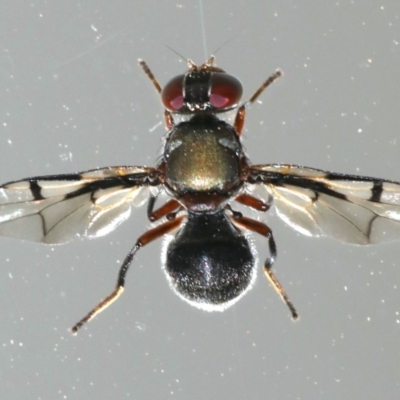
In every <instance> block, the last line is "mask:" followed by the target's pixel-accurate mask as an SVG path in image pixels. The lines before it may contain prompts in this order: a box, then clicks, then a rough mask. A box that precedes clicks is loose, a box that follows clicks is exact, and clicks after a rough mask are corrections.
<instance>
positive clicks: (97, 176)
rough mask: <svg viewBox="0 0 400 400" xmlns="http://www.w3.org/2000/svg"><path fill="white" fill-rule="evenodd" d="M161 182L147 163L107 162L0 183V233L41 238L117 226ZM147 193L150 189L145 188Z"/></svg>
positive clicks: (62, 238) (91, 233)
mask: <svg viewBox="0 0 400 400" xmlns="http://www.w3.org/2000/svg"><path fill="white" fill-rule="evenodd" d="M157 183H158V175H157V172H156V171H155V170H154V169H153V168H145V167H107V168H100V169H94V170H91V171H85V172H81V173H76V174H66V175H55V176H41V177H34V178H28V179H25V180H21V181H15V182H9V183H6V184H4V185H2V186H0V235H2V236H9V237H14V238H18V239H24V240H31V241H35V242H43V243H52V244H57V243H65V242H68V241H70V240H72V239H73V238H75V237H77V236H83V237H90V238H94V237H99V236H103V235H106V234H107V233H109V232H111V231H113V230H114V229H115V228H116V227H117V226H118V225H120V224H121V223H122V222H124V221H125V220H126V219H127V218H128V217H129V215H130V211H131V207H132V205H140V204H141V203H143V201H142V200H143V196H142V194H143V193H142V192H144V191H145V192H146V189H148V188H149V187H150V186H153V185H155V184H157ZM146 194H148V193H146Z"/></svg>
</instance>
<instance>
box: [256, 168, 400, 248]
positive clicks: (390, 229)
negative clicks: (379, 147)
mask: <svg viewBox="0 0 400 400" xmlns="http://www.w3.org/2000/svg"><path fill="white" fill-rule="evenodd" d="M250 181H254V183H261V184H265V186H266V187H267V188H268V191H269V192H270V194H271V195H272V197H273V199H274V200H273V201H274V204H275V206H276V209H277V213H278V215H279V216H280V217H281V218H282V219H283V220H284V221H285V222H286V223H287V224H289V225H290V226H291V227H292V228H294V229H296V230H297V231H298V232H300V233H302V234H305V235H308V236H331V237H334V238H335V239H338V240H340V241H342V242H347V243H354V244H359V245H365V244H372V243H381V242H390V241H393V240H400V183H398V182H393V181H388V180H383V179H377V178H369V177H362V176H356V175H345V174H338V173H332V172H325V171H321V170H318V169H313V168H306V167H301V166H297V165H286V164H267V165H255V166H253V167H252V168H251V179H250Z"/></svg>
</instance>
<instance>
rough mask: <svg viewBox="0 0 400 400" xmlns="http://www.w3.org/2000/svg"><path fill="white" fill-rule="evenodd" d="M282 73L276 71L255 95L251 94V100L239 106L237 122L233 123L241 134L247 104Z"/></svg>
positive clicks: (254, 99)
mask: <svg viewBox="0 0 400 400" xmlns="http://www.w3.org/2000/svg"><path fill="white" fill-rule="evenodd" d="M281 75H282V71H280V70H277V71H275V72H274V73H273V74H272V75H271V76H270V77H269V78H268V79H267V80H266V81H264V82H263V83H262V84H261V86H260V87H259V88H258V89H257V90H256V91H255V92H254V94H253V96H251V97H250V99H249V100H247V101H246V102H245V103H243V104H242V105H241V106H240V107H239V109H238V112H237V114H236V118H235V123H234V125H233V126H234V128H235V129H236V132H237V133H238V134H239V136H240V135H241V134H242V130H243V125H244V119H245V116H246V107H247V105H248V104H252V103H254V102H255V101H256V100H257V99H258V97H259V96H260V94H261V93H262V92H263V91H264V90H265V89H266V88H267V87H268V86H269V85H270V84H271V83H272V82H274V81H275V80H276V79H278V78H279V77H280V76H281Z"/></svg>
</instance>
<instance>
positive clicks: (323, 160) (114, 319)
mask: <svg viewBox="0 0 400 400" xmlns="http://www.w3.org/2000/svg"><path fill="white" fill-rule="evenodd" d="M0 7H1V11H0V27H1V28H0V29H1V35H0V43H1V46H0V49H1V56H0V88H1V92H0V93H1V95H0V129H1V130H0V163H1V169H0V181H2V182H5V181H9V180H13V179H20V178H23V177H27V176H30V175H31V176H32V175H47V174H58V173H63V172H74V171H81V170H85V169H89V168H94V167H98V166H108V165H154V163H155V160H156V158H157V156H158V154H159V150H160V146H161V143H162V142H161V137H162V135H163V134H164V127H163V126H162V125H160V122H161V121H162V108H161V106H160V101H159V99H158V96H157V94H156V92H155V90H154V88H153V87H152V86H151V83H150V82H149V81H148V79H147V78H146V76H145V75H144V74H143V73H142V71H141V70H140V69H139V67H138V66H137V59H138V58H144V59H145V60H146V61H147V62H148V64H149V65H150V66H151V67H152V69H153V71H154V73H155V74H156V76H157V78H158V79H159V81H160V82H161V83H162V84H164V83H165V82H166V81H167V80H168V79H170V78H171V77H173V76H174V75H176V74H179V73H182V72H183V71H184V70H185V68H186V66H185V64H184V62H182V60H180V59H179V58H178V57H177V55H176V54H174V53H173V52H171V51H170V50H169V49H168V48H166V47H165V46H164V44H167V45H168V46H170V47H172V48H173V49H175V50H176V51H178V52H179V53H181V54H182V55H184V56H185V57H190V58H192V59H193V60H194V61H196V62H198V63H201V62H203V61H204V59H205V58H206V56H205V52H206V54H207V57H208V56H209V55H210V54H211V52H213V51H214V50H215V49H217V48H218V47H219V46H220V45H221V44H223V43H224V42H226V41H227V40H229V39H231V41H230V42H229V43H228V44H226V45H224V46H223V48H222V49H221V50H219V51H218V53H217V63H218V65H219V66H221V67H223V68H225V69H226V70H228V71H229V72H231V73H232V74H234V75H236V76H237V77H239V78H240V79H241V80H242V82H243V84H244V87H245V97H244V98H246V96H250V95H251V94H252V93H253V91H254V90H255V89H256V88H257V87H258V85H259V84H260V83H261V82H262V81H263V80H264V79H265V78H266V77H267V76H268V75H269V74H270V73H271V72H273V71H274V70H275V69H276V68H277V67H280V68H282V69H283V70H284V72H285V75H284V77H283V78H282V79H280V80H279V81H278V82H277V83H275V84H274V85H273V86H272V87H271V88H269V89H268V90H267V92H266V93H264V95H263V96H262V98H261V101H262V103H263V104H255V105H254V106H253V107H252V108H251V109H250V110H249V112H248V115H247V123H246V132H245V146H246V148H247V150H248V153H249V155H250V157H251V159H252V161H253V162H254V163H271V162H285V163H297V164H303V165H307V166H313V167H317V168H322V169H327V170H333V171H337V172H347V173H357V174H362V175H371V176H378V177H385V178H388V179H394V180H400V172H399V167H400V158H399V155H400V148H399V145H398V140H399V138H400V132H399V124H400V117H399V103H400V91H399V77H398V76H399V75H398V74H399V67H400V54H399V49H400V47H399V43H400V27H399V23H400V22H399V14H400V4H399V2H398V1H380V2H365V1H336V2H321V1H309V2H304V1H303V2H295V1H268V2H267V1H263V2H262V1H259V2H249V1H247V2H245V1H232V0H230V1H219V2H215V1H213V2H211V1H207V0H204V1H203V2H196V1H193V2H188V1H184V2H181V3H176V2H174V1H154V0H153V1H149V0H146V1H141V0H139V1H138V0H136V1H123V0H116V1H113V2H110V1H85V2H75V1H63V2H47V1H32V2H12V1H7V0H3V1H2V2H1V6H0ZM202 11H203V12H202ZM202 16H203V17H202ZM202 26H204V35H203V31H202ZM204 37H205V39H206V42H205V40H204ZM205 47H206V50H204V48H205ZM153 128H155V129H153ZM266 218H267V220H268V223H269V224H270V226H271V227H272V228H273V230H274V233H275V238H276V241H277V244H278V251H279V255H278V260H277V262H276V264H275V270H276V273H277V275H278V277H279V278H280V280H281V281H282V282H283V283H284V285H285V287H286V290H287V292H288V293H289V295H290V297H291V299H292V301H293V302H294V304H295V305H296V307H297V309H298V311H299V312H300V315H301V320H300V321H299V322H297V323H294V322H292V321H291V319H290V318H289V315H288V311H287V309H286V308H285V306H284V305H283V304H282V302H281V300H280V299H279V298H278V296H277V295H276V294H275V293H274V291H273V290H272V288H270V287H269V285H268V284H267V282H266V281H265V279H264V277H263V274H262V272H261V268H260V270H259V274H258V275H259V276H258V280H257V282H256V284H255V286H254V288H253V290H252V291H251V292H249V293H248V294H247V295H246V296H245V297H244V298H243V299H242V300H241V301H240V302H239V303H237V304H236V305H235V306H234V307H232V308H230V309H229V310H227V311H226V312H224V313H222V314H221V313H214V314H208V313H205V312H201V311H199V310H196V309H194V308H192V307H190V306H189V305H187V304H186V303H184V302H182V301H181V300H180V299H179V298H178V297H177V296H176V295H175V294H174V293H173V292H172V291H171V289H170V288H169V287H168V283H167V281H166V279H165V276H164V274H163V272H162V269H161V268H160V257H159V254H160V249H161V241H158V242H156V243H153V244H152V245H150V246H148V247H147V248H145V249H143V250H141V252H140V253H139V254H138V256H137V258H136V260H135V261H134V265H133V267H132V269H131V270H130V273H129V276H128V279H127V290H126V291H125V293H124V295H123V296H122V298H121V299H120V300H119V301H118V302H117V303H115V304H114V305H112V307H111V308H109V309H108V310H107V311H106V312H104V313H103V314H101V316H99V317H98V318H96V320H94V321H93V322H92V323H90V325H88V326H87V328H86V329H84V330H83V331H82V332H81V333H80V334H79V335H78V336H77V337H73V336H71V335H70V333H69V332H68V330H67V328H68V327H70V326H71V325H72V324H73V323H75V322H76V321H77V320H78V319H79V318H80V317H82V316H83V315H84V314H85V313H86V312H87V311H88V310H89V309H90V308H91V307H92V306H94V305H95V304H96V302H97V301H99V300H100V299H101V298H102V297H104V296H105V295H106V294H108V293H109V292H110V291H111V290H112V288H113V286H114V284H115V280H116V276H117V271H118V268H119V264H120V262H121V261H122V259H123V258H124V257H125V255H126V253H127V252H128V250H129V249H130V247H131V245H132V244H133V243H134V241H135V239H136V238H137V236H138V235H139V234H141V233H142V232H143V231H144V230H145V229H146V227H148V226H149V224H148V222H147V221H146V218H145V208H143V209H140V210H136V212H135V214H134V217H133V218H132V219H130V220H129V221H128V222H127V223H125V224H124V225H123V226H122V227H120V228H119V229H118V230H117V231H116V232H114V233H112V234H110V235H109V236H107V237H105V238H102V239H98V240H94V241H79V240H78V241H75V242H72V243H70V244H67V245H65V246H60V247H50V246H43V245H37V244H33V243H26V242H25V243H24V242H18V241H16V240H11V239H8V238H2V239H1V240H0V264H1V268H0V296H1V300H0V302H1V314H0V318H1V319H0V324H1V329H0V345H1V359H0V380H1V385H0V397H1V398H2V399H51V400H54V399H111V398H118V399H124V398H134V399H154V398H157V399H166V398H175V399H194V400H197V399H209V398H213V399H220V398H228V396H229V398H230V399H243V398H253V399H261V398H262V399H318V398H321V399H339V398H341V399H377V398H385V399H398V398H399V393H400V367H399V359H400V314H399V313H400V301H399V300H400V292H399V285H400V269H399V266H400V260H399V257H398V254H399V251H398V248H399V244H398V243H393V244H386V245H381V246H374V247H364V248H361V247H360V248H358V247H352V246H346V245H342V244H340V243H337V242H335V241H333V240H329V239H310V238H307V237H303V236H301V235H298V234H296V233H295V232H293V231H292V230H291V229H290V228H289V227H287V226H285V225H284V223H283V222H282V221H280V220H279V219H278V218H277V217H276V216H274V213H273V212H271V213H269V214H268V216H267V217H266ZM255 243H256V245H257V248H258V250H259V253H260V258H263V257H265V255H266V246H265V242H264V241H263V240H261V239H259V238H255Z"/></svg>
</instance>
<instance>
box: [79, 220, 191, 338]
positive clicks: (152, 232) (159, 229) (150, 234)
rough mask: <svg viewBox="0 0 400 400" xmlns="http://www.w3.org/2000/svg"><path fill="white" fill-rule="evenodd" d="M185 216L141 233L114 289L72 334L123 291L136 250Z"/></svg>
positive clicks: (122, 266)
mask: <svg viewBox="0 0 400 400" xmlns="http://www.w3.org/2000/svg"><path fill="white" fill-rule="evenodd" d="M184 218H186V216H185V215H182V216H180V217H178V218H174V219H173V220H171V221H166V222H164V223H163V224H161V225H159V226H157V227H155V228H153V229H150V230H148V231H147V232H145V233H144V234H143V235H141V236H140V237H139V238H138V239H137V241H136V243H135V245H134V246H133V247H132V249H131V251H130V252H129V253H128V255H127V256H126V258H125V260H124V262H123V263H122V265H121V268H120V270H119V274H118V280H117V285H116V287H115V289H114V291H113V292H112V293H111V294H110V295H109V296H107V297H106V298H105V299H103V300H102V301H101V302H100V303H99V304H98V305H97V306H96V307H94V308H93V309H92V310H91V311H90V312H89V313H88V314H87V315H86V316H85V317H83V318H82V319H81V320H80V321H79V322H78V323H77V324H75V325H74V326H73V327H72V329H71V331H72V333H73V334H76V333H77V332H78V331H79V329H81V328H82V326H83V325H85V324H86V323H87V322H89V321H90V320H92V319H93V318H94V317H95V316H96V315H97V314H99V313H101V312H102V311H103V310H105V309H106V308H107V307H108V306H109V305H111V303H113V302H114V301H115V300H117V299H118V297H119V296H121V294H122V292H123V291H124V286H125V276H126V274H127V272H128V269H129V267H130V265H131V263H132V260H133V257H134V256H135V254H136V253H137V251H138V250H139V249H140V248H141V247H143V246H146V244H148V243H150V242H152V241H153V240H156V239H158V238H159V237H161V236H163V235H165V234H167V233H169V232H171V231H173V230H174V229H177V228H178V227H179V225H181V223H182V221H183V219H184Z"/></svg>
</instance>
